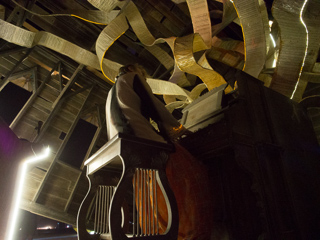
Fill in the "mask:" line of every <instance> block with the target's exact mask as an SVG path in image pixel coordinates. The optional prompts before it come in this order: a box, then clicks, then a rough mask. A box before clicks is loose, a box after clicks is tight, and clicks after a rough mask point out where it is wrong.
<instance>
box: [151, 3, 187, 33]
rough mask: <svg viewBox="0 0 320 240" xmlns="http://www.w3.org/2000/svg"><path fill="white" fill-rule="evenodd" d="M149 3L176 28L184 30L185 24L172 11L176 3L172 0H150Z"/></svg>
mask: <svg viewBox="0 0 320 240" xmlns="http://www.w3.org/2000/svg"><path fill="white" fill-rule="evenodd" d="M148 2H149V3H150V4H151V5H152V6H153V7H154V8H155V9H157V10H158V11H159V12H161V13H163V15H164V16H165V17H166V18H167V19H168V21H170V22H171V25H173V26H174V27H175V28H178V29H179V28H180V29H183V28H184V27H185V22H184V21H183V20H181V19H180V18H178V17H177V16H176V15H174V14H172V12H171V9H172V8H173V7H174V3H173V2H171V1H170V0H164V1H157V0H148Z"/></svg>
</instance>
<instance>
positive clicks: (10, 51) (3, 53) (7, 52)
mask: <svg viewBox="0 0 320 240" xmlns="http://www.w3.org/2000/svg"><path fill="white" fill-rule="evenodd" d="M27 49H28V48H26V47H16V48H11V49H7V50H4V51H1V52H0V57H5V56H8V55H11V54H14V53H18V52H22V51H25V50H27Z"/></svg>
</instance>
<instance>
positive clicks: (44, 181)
mask: <svg viewBox="0 0 320 240" xmlns="http://www.w3.org/2000/svg"><path fill="white" fill-rule="evenodd" d="M93 88H94V85H93V86H92V87H91V89H90V91H89V93H88V95H87V96H86V99H85V101H84V102H83V104H82V106H81V108H80V110H79V112H78V114H77V116H76V119H75V120H74V122H73V123H72V125H71V127H70V129H69V131H68V133H67V135H66V137H65V139H64V141H63V143H62V144H61V146H60V147H59V149H58V151H57V154H56V156H55V158H54V159H53V161H52V162H51V164H50V166H49V169H48V171H47V172H46V174H45V176H44V178H43V180H42V182H41V184H40V185H39V188H38V190H37V193H36V194H35V196H34V198H33V202H37V200H38V199H39V196H40V194H41V191H42V189H43V188H44V186H45V184H46V182H47V180H48V177H49V176H50V174H51V172H52V170H53V168H54V165H55V163H56V161H57V160H58V159H59V157H60V155H61V153H62V151H63V150H64V148H65V147H66V145H67V143H68V140H69V139H70V137H71V135H72V132H73V130H74V129H75V127H76V125H77V123H78V121H79V119H80V116H81V112H82V110H83V108H84V106H85V104H86V103H87V101H88V99H89V96H90V94H91V92H92V89H93Z"/></svg>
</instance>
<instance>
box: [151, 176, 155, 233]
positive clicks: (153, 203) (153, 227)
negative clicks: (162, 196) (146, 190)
mask: <svg viewBox="0 0 320 240" xmlns="http://www.w3.org/2000/svg"><path fill="white" fill-rule="evenodd" d="M150 187H151V198H152V235H154V230H155V225H154V221H155V216H154V209H155V199H154V170H152V171H151V183H150Z"/></svg>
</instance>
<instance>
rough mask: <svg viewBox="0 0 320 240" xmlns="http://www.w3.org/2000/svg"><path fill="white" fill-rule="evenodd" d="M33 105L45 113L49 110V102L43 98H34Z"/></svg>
mask: <svg viewBox="0 0 320 240" xmlns="http://www.w3.org/2000/svg"><path fill="white" fill-rule="evenodd" d="M33 107H34V108H37V109H38V110H40V111H42V112H44V113H46V114H48V115H49V114H50V112H51V103H50V102H48V101H46V100H44V99H43V98H40V97H38V98H36V99H35V101H34V103H33Z"/></svg>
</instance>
